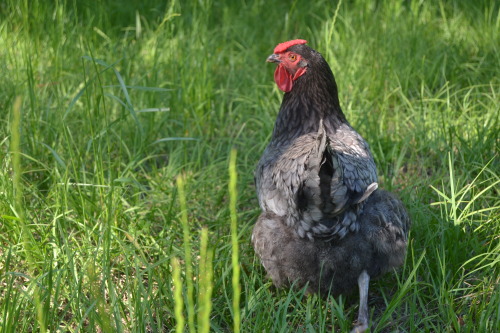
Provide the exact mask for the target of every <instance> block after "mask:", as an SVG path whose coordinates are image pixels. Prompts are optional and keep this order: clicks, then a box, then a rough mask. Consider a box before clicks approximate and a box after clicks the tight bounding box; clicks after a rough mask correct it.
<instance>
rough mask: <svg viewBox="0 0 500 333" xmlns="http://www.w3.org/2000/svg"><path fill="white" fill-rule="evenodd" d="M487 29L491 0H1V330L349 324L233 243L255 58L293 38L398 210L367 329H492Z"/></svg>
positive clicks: (493, 134) (241, 234)
mask: <svg viewBox="0 0 500 333" xmlns="http://www.w3.org/2000/svg"><path fill="white" fill-rule="evenodd" d="M499 36H500V11H499V5H498V3H497V2H495V1H493V0H491V1H488V0H486V1H432V2H431V1H426V2H424V1H411V2H410V1H406V2H403V1H394V2H382V1H373V2H372V1H362V0H360V1H349V2H342V3H340V4H339V3H333V2H331V1H326V0H325V1H316V2H314V3H311V2H306V1H294V2H291V3H285V2H280V1H275V0H268V1H258V0H257V1H246V2H241V3H236V2H230V1H227V3H226V1H209V0H207V1H203V0H201V1H193V2H191V3H188V2H180V1H163V2H158V1H152V0H142V1H128V2H127V4H126V5H124V4H123V2H121V1H96V2H95V3H92V5H90V3H88V4H87V3H86V2H80V1H63V0H58V1H52V2H49V1H41V0H33V1H14V0H5V1H3V2H0V59H1V61H0V73H2V75H0V110H1V111H0V112H2V117H1V118H0V119H1V120H0V133H1V134H0V156H1V158H0V286H1V288H0V308H1V311H0V330H1V331H2V332H14V331H16V332H31V331H41V332H46V331H51V332H53V331H69V332H80V331H84V332H95V331H116V332H158V331H166V332H171V331H172V332H173V331H176V332H181V331H187V330H189V331H191V332H194V331H196V330H199V331H204V332H206V331H208V330H210V331H215V332H221V331H232V330H233V329H234V330H238V329H241V331H243V332H248V331H256V332H260V331H266V332H268V331H273V332H288V331H308V332H309V331H311V332H313V331H314V332H330V331H335V332H345V331H347V330H348V329H349V328H350V327H351V323H352V321H353V320H354V319H355V316H356V312H357V307H356V302H357V296H356V295H353V296H349V295H348V296H344V297H340V298H337V299H329V300H322V299H320V298H317V297H307V298H305V297H303V293H302V292H301V291H287V290H274V289H273V288H272V287H271V284H270V283H269V281H268V280H266V278H265V274H264V272H263V269H262V267H261V266H260V263H259V262H258V260H256V258H255V257H254V254H253V251H252V248H251V245H250V233H251V229H252V225H253V223H254V222H255V220H256V218H257V216H258V214H259V208H258V204H257V200H256V197H255V193H254V189H253V169H254V166H255V165H256V163H257V161H258V158H259V156H260V154H261V153H262V151H263V149H264V147H265V145H266V143H267V142H268V140H269V137H270V133H271V131H272V127H273V122H274V118H275V116H276V113H277V110H278V108H279V104H280V100H281V96H282V94H281V93H280V92H279V91H278V89H277V87H276V86H275V84H274V82H273V80H272V73H273V71H274V68H273V66H271V65H269V64H266V63H265V59H266V57H267V55H269V54H270V52H271V51H272V49H273V48H274V46H275V45H276V44H277V43H278V42H282V41H285V40H289V39H293V38H305V39H307V40H308V41H309V44H310V45H311V46H312V47H314V48H315V49H317V50H319V51H320V52H322V53H323V55H324V56H325V57H326V58H327V60H328V61H329V63H330V65H331V67H332V70H333V72H334V73H335V75H336V79H337V82H338V85H339V91H340V100H341V104H342V107H343V109H344V112H345V113H346V115H347V116H348V119H349V120H350V122H351V124H352V125H353V126H354V127H355V128H357V129H358V131H359V132H360V133H361V134H362V135H363V136H364V137H365V138H366V139H367V141H368V142H370V144H371V147H372V151H373V153H374V156H375V159H376V162H377V165H378V169H379V175H380V185H381V186H382V187H384V188H387V189H389V190H392V191H395V192H397V193H398V194H399V195H400V197H401V198H402V199H403V201H404V202H405V203H406V205H407V207H408V209H409V212H410V215H411V217H412V220H413V227H412V230H411V235H410V239H411V242H410V246H409V251H408V256H407V260H406V263H405V265H404V267H402V268H401V269H400V270H399V271H398V272H395V273H394V274H388V275H386V276H385V277H384V278H382V279H380V280H378V281H376V282H374V283H372V286H371V290H370V309H371V311H372V313H371V315H372V323H373V324H372V332H392V331H401V332H421V331H425V332H451V331H455V332H495V331H498V330H499V328H500V310H499V309H500V289H499V282H500V281H499V276H500V242H499V239H500V237H499V235H500V199H499V198H500V195H499V188H500V186H499V185H500V184H499V183H500V162H499V151H500V150H499V144H500V140H499V134H500V124H499V114H500V39H499V38H500V37H499ZM233 150H234V151H236V152H237V153H234V154H236V155H232V153H231V151H233ZM231 156H233V159H231ZM230 160H232V161H233V162H234V163H232V164H231V169H230V170H231V172H228V167H229V165H230V163H229V162H230ZM236 176H237V177H236ZM236 180H237V182H236ZM236 222H237V223H238V226H237V228H234V227H235V226H236ZM188 245H190V246H189V247H188ZM235 245H237V246H238V247H236V249H237V251H235ZM186 254H187V255H188V256H187V257H186ZM212 258H213V259H212ZM235 260H236V262H239V266H238V265H234V262H235ZM191 274H192V275H191ZM238 274H239V278H238ZM233 277H236V278H233ZM238 286H239V288H241V292H236V293H235V292H233V291H234V290H238ZM207 295H208V296H207ZM235 319H236V320H235ZM207 325H209V327H208V326H207ZM240 325H241V326H240ZM238 327H240V328H238Z"/></svg>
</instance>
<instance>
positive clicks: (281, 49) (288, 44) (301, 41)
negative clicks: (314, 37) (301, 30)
mask: <svg viewBox="0 0 500 333" xmlns="http://www.w3.org/2000/svg"><path fill="white" fill-rule="evenodd" d="M305 43H307V40H305V39H294V40H289V41H288V42H284V43H279V44H278V45H277V46H276V47H275V48H274V53H281V52H285V51H286V50H288V48H289V47H291V46H294V45H299V44H305Z"/></svg>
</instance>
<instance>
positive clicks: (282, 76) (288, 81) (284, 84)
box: [274, 64, 293, 92]
mask: <svg viewBox="0 0 500 333" xmlns="http://www.w3.org/2000/svg"><path fill="white" fill-rule="evenodd" d="M274 82H276V84H277V85H278V88H280V90H281V91H284V92H289V91H290V90H292V86H293V80H292V75H291V74H290V73H288V71H287V70H286V69H285V67H283V66H282V65H281V64H279V65H278V67H276V70H275V71H274Z"/></svg>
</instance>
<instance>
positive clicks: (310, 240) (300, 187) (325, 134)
mask: <svg viewBox="0 0 500 333" xmlns="http://www.w3.org/2000/svg"><path fill="white" fill-rule="evenodd" d="M305 43H307V42H306V41H305V40H301V39H298V40H292V41H288V42H285V43H281V44H278V46H276V48H275V49H274V53H273V54H272V55H270V56H269V57H268V58H267V61H268V62H274V63H277V68H276V71H275V73H274V79H275V82H276V84H277V85H278V87H279V89H280V90H282V91H284V92H285V94H284V97H283V101H282V104H281V108H280V111H279V114H278V116H277V119H276V123H275V127H274V130H273V134H272V138H271V141H270V143H269V144H268V146H267V147H266V149H265V151H264V153H263V155H262V157H261V159H260V161H259V163H258V166H257V169H256V171H255V183H256V188H257V195H258V198H259V205H260V207H261V209H262V214H261V215H260V216H259V218H258V220H257V223H256V224H255V226H254V229H253V232H252V243H253V247H254V249H255V252H256V253H257V255H258V256H259V258H260V260H261V262H262V265H263V266H264V269H265V270H266V272H267V273H268V275H269V277H270V278H271V279H272V281H273V283H274V284H275V285H276V286H277V287H286V286H291V285H292V284H293V285H294V286H295V287H299V288H302V287H304V286H307V287H306V288H307V291H308V292H309V293H315V292H318V293H320V294H321V295H323V296H327V295H332V296H336V295H339V294H343V293H347V292H349V291H350V290H352V289H353V288H355V287H356V285H357V286H358V288H359V294H360V306H359V314H358V319H357V323H356V325H355V327H354V329H353V332H364V331H365V330H367V329H368V285H369V281H370V279H371V278H375V277H378V276H380V275H381V274H383V273H386V272H388V271H390V270H392V269H393V268H396V267H398V266H400V265H402V264H403V261H404V258H405V254H406V247H407V242H408V238H407V237H408V230H409V228H410V219H409V217H408V214H407V212H406V210H405V207H404V205H403V204H402V202H401V201H400V200H399V199H397V198H396V197H395V196H394V195H393V194H391V193H390V192H387V191H384V190H382V189H377V188H378V184H377V169H376V166H375V163H374V161H373V157H372V154H371V152H370V149H369V146H368V144H367V143H366V141H365V140H364V139H363V138H362V137H361V136H360V135H359V134H358V133H357V132H356V131H355V130H354V129H353V128H352V127H351V126H350V125H349V123H348V121H347V120H346V118H345V115H344V114H343V112H342V110H341V108H340V104H339V100H338V93H337V85H336V83H335V79H334V76H333V74H332V71H331V70H330V67H329V66H328V64H327V62H326V61H325V59H324V58H323V57H322V56H321V54H319V53H318V52H317V51H315V50H313V49H311V48H310V47H308V46H307V45H305Z"/></svg>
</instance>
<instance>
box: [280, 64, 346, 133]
mask: <svg viewBox="0 0 500 333" xmlns="http://www.w3.org/2000/svg"><path fill="white" fill-rule="evenodd" d="M321 60H322V61H319V63H316V64H314V65H313V66H310V67H309V68H308V69H307V73H306V74H305V75H303V76H301V77H300V78H298V79H297V81H295V82H294V84H293V89H292V90H291V91H290V92H288V93H285V95H284V97H283V101H282V103H281V108H280V111H279V114H278V117H277V119H276V124H275V127H274V132H273V138H276V139H280V138H281V139H287V140H289V139H293V138H295V137H298V136H301V135H304V134H307V133H312V132H317V131H318V126H319V122H320V120H323V122H324V125H325V128H326V129H327V134H328V132H330V131H335V130H336V128H338V127H339V126H340V125H341V124H343V123H346V122H347V121H346V118H345V116H344V113H343V112H342V109H341V108H340V104H339V98H338V92H337V84H336V83H335V78H334V77H333V74H332V71H331V70H330V67H329V66H328V64H327V63H326V61H325V60H323V59H322V58H321Z"/></svg>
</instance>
